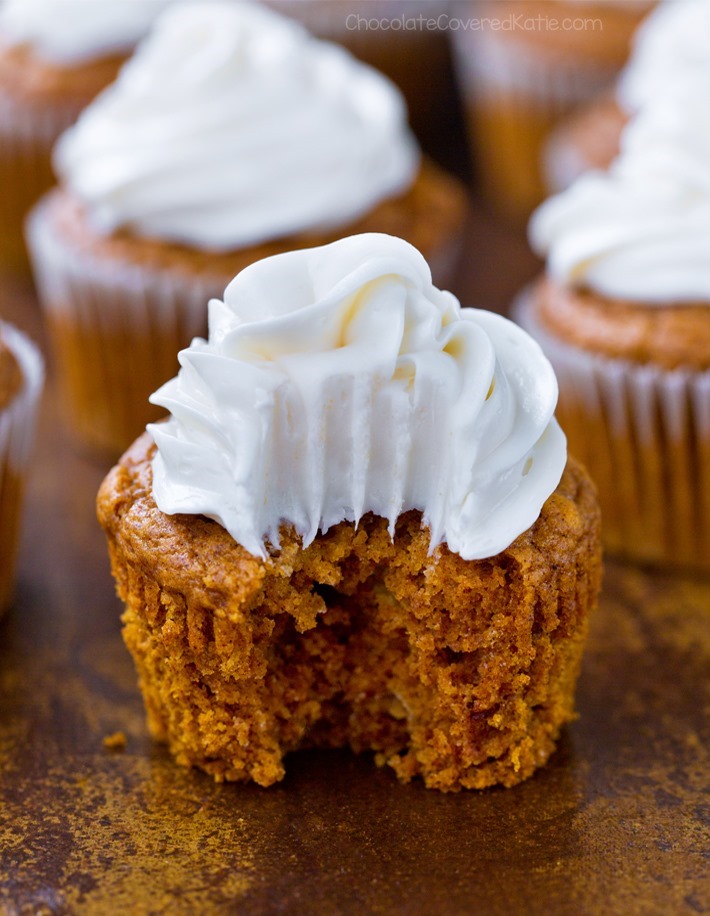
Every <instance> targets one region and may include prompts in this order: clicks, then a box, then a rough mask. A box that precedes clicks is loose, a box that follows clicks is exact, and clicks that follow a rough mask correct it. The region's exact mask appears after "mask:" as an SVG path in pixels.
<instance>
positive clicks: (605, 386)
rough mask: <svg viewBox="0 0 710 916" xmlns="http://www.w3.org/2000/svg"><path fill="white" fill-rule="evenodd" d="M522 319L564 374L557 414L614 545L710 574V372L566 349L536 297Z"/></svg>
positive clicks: (520, 305)
mask: <svg viewBox="0 0 710 916" xmlns="http://www.w3.org/2000/svg"><path fill="white" fill-rule="evenodd" d="M514 317H515V319H516V320H517V321H518V322H519V323H520V324H521V325H522V327H524V328H525V329H526V330H527V331H528V332H529V333H531V334H532V335H533V337H535V338H536V339H537V340H538V342H539V343H540V344H541V346H542V348H543V350H544V351H545V353H546V355H547V356H548V358H549V359H550V361H551V363H552V365H553V367H554V369H555V372H556V373H557V378H558V382H559V388H560V396H559V405H558V410H557V416H558V419H559V421H560V423H561V425H562V428H563V429H564V431H565V432H566V434H567V437H568V440H569V447H570V451H571V452H572V453H573V454H574V455H576V457H578V458H579V459H580V460H582V461H583V462H584V463H585V464H586V465H587V467H588V468H589V471H590V473H591V475H592V477H593V478H594V480H595V482H596V484H597V487H598V490H599V500H600V503H601V506H602V516H603V534H604V541H605V544H606V546H607V548H608V549H609V550H610V551H611V552H613V553H617V554H620V555H623V556H627V557H629V558H632V559H635V560H639V561H642V562H651V563H664V564H671V565H679V566H683V567H687V568H691V569H697V570H703V571H707V570H710V371H705V372H698V371H689V370H682V369H679V370H672V371H669V370H663V369H661V368H658V367H655V366H653V365H647V364H646V365H640V364H636V363H632V362H628V361H625V360H621V359H613V358H607V357H604V356H598V355H595V354H591V353H589V352H587V351H584V350H582V349H580V348H578V347H575V346H573V345H569V344H566V343H565V342H563V341H560V340H559V338H557V337H555V336H554V335H552V334H550V333H549V332H548V331H547V330H546V329H544V328H543V327H542V326H541V325H540V323H539V322H538V320H537V319H536V317H535V314H534V305H533V300H532V296H531V295H530V294H529V293H525V294H524V295H523V296H521V297H520V298H519V300H518V301H517V303H516V304H515V307H514Z"/></svg>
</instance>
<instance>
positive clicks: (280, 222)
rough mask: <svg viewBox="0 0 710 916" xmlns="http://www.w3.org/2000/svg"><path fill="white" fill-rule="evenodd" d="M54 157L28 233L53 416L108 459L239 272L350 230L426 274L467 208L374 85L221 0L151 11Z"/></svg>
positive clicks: (369, 77) (338, 58)
mask: <svg viewBox="0 0 710 916" xmlns="http://www.w3.org/2000/svg"><path fill="white" fill-rule="evenodd" d="M55 162H56V166H57V170H58V173H59V176H60V179H61V181H60V187H59V188H58V189H57V190H55V191H53V192H51V193H50V194H49V195H48V196H47V197H45V198H44V199H43V201H42V202H41V203H40V204H39V205H38V207H37V208H36V209H35V211H34V212H33V214H32V217H31V219H30V222H29V230H28V231H29V235H28V238H29V244H30V248H31V253H32V257H33V262H34V267H35V273H36V277H37V280H38V284H39V290H40V295H41V299H42V303H43V306H44V308H45V312H46V315H47V318H48V323H49V329H50V332H51V336H52V340H53V343H54V353H55V359H56V362H57V367H58V377H59V381H60V384H61V386H62V391H63V399H64V405H65V410H66V414H67V416H68V419H69V422H70V424H71V427H72V429H73V430H74V432H75V434H76V435H77V436H78V438H79V440H80V441H81V442H83V443H85V444H87V445H89V446H91V447H93V448H96V449H101V450H105V451H108V452H109V453H112V455H113V456H114V457H115V456H116V455H118V454H119V453H120V451H122V450H123V448H125V446H126V445H127V443H128V442H130V441H131V440H132V439H133V438H134V437H135V436H136V435H137V434H138V433H139V432H140V430H141V429H143V428H144V426H145V424H146V422H147V421H149V420H151V419H155V417H156V416H158V412H157V410H156V409H155V408H152V409H151V408H150V405H149V404H148V402H147V398H148V395H149V394H150V392H151V391H153V390H155V388H156V387H158V386H159V385H160V384H161V383H162V382H164V381H165V380H166V379H168V378H170V376H171V375H173V374H174V372H175V367H176V355H177V352H178V350H179V349H180V348H181V347H184V346H186V345H187V344H188V343H189V342H190V340H191V339H192V337H194V336H195V335H197V334H203V333H204V332H205V329H206V320H207V316H206V309H205V303H206V302H207V301H208V299H209V298H210V297H212V296H215V295H221V293H222V291H223V290H224V287H225V286H226V284H227V283H228V282H229V280H230V279H231V278H232V277H233V276H234V274H235V273H237V272H238V271H239V270H240V269H241V268H242V267H244V266H246V265H247V264H249V263H251V262H252V261H254V260H257V259H259V258H260V257H263V256H266V255H269V254H273V253H276V252H279V251H283V250H288V249H290V248H293V247H298V246H303V245H309V244H310V245H315V244H317V243H319V242H323V241H328V240H331V239H333V238H337V237H338V235H340V234H342V232H344V231H345V230H346V229H347V228H348V227H358V228H363V229H381V230H387V231H389V232H396V233H398V234H400V235H404V236H406V237H408V238H411V240H412V241H413V242H416V243H417V244H418V245H419V246H420V247H421V248H422V250H423V251H425V252H426V253H427V256H428V257H430V258H431V260H432V263H433V264H434V265H435V268H436V270H437V271H438V272H439V275H444V274H446V273H447V271H448V270H449V269H451V268H452V266H453V264H454V263H455V260H456V256H457V253H458V242H459V238H460V232H461V229H462V226H463V220H464V216H465V192H464V191H463V190H462V189H461V187H460V186H459V185H458V184H457V183H455V182H454V181H453V179H449V178H448V177H447V176H445V175H444V174H443V173H442V172H441V171H440V170H439V169H438V168H437V167H435V166H434V165H433V164H431V163H429V162H427V161H422V159H421V157H420V153H419V150H418V148H417V145H416V143H415V141H414V139H413V137H412V135H411V133H410V131H409V129H408V127H407V123H406V110H405V107H404V104H403V101H402V98H401V95H400V94H399V92H398V91H397V90H396V89H395V87H394V86H393V85H392V84H391V83H389V82H388V81H387V80H386V79H385V78H384V77H381V76H380V75H379V74H378V73H376V72H375V71H374V70H372V69H370V68H369V67H366V66H365V65H363V64H360V63H359V62H357V61H356V60H355V59H354V58H353V57H352V56H351V55H349V54H348V53H347V52H346V51H344V50H343V49H341V48H338V47H337V46H335V45H333V44H329V43H326V42H319V41H317V40H315V39H313V38H312V37H311V36H310V35H309V34H308V33H307V32H306V31H305V30H304V29H303V28H302V27H301V26H299V25H298V24H297V23H294V22H291V21H290V20H287V19H285V18H283V17H280V16H278V15H276V14H275V13H272V12H270V11H268V10H266V9H261V8H259V7H256V6H252V5H247V4H236V3H234V2H200V3H190V4H185V5H182V6H180V7H176V8H174V9H172V10H169V11H167V12H166V13H165V14H164V16H163V17H162V18H161V19H160V21H159V23H158V24H157V25H156V28H155V30H154V32H153V34H152V35H151V37H150V38H149V39H147V40H146V42H145V44H143V45H142V46H141V47H140V49H139V50H138V51H137V53H136V55H135V56H134V57H133V58H132V60H131V61H130V62H129V63H128V64H127V65H126V67H125V68H124V70H123V71H122V72H121V75H120V77H119V79H118V80H117V82H116V83H115V85H114V86H112V87H111V88H110V89H108V90H107V91H106V92H105V93H104V94H103V95H102V96H100V98H99V99H97V100H96V102H95V103H94V104H93V105H92V106H90V108H88V109H87V110H86V111H85V112H84V114H83V115H82V117H81V119H80V120H79V122H78V124H77V125H76V126H75V127H74V128H72V129H71V130H70V131H69V132H68V133H67V134H66V135H65V136H64V137H63V138H62V140H61V141H60V143H59V145H58V147H57V151H56V159H55Z"/></svg>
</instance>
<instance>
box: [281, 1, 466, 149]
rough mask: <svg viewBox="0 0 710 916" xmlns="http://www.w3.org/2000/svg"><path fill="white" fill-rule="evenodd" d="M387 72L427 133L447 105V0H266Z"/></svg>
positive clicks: (416, 125) (438, 122) (417, 130)
mask: <svg viewBox="0 0 710 916" xmlns="http://www.w3.org/2000/svg"><path fill="white" fill-rule="evenodd" d="M265 2H266V3H267V5H268V6H270V7H272V8H273V9H275V10H278V11H279V12H281V13H284V14H285V15H287V16H292V17H293V18H295V19H298V20H299V21H300V22H302V23H303V24H304V25H305V26H306V27H307V28H308V30H309V31H310V32H313V34H314V35H317V36H318V37H319V38H325V39H327V40H329V41H335V42H337V43H338V44H341V45H343V46H344V47H346V48H347V49H348V50H349V51H351V52H352V53H353V54H354V55H355V56H356V57H357V58H358V59H359V60H362V61H364V62H365V63H367V64H370V66H372V67H375V68H376V69H377V70H379V71H380V72H381V73H384V74H385V75H386V76H388V77H389V78H390V79H391V80H392V81H393V82H394V83H395V84H396V85H397V86H398V87H399V88H400V89H401V90H402V92H403V94H404V97H405V99H406V102H407V107H408V109H409V115H410V120H411V123H412V127H413V129H414V131H415V133H416V135H417V136H418V137H424V138H425V139H426V138H431V137H432V136H433V135H434V133H435V132H436V130H437V128H438V129H441V128H442V119H443V117H444V116H445V114H446V111H447V109H450V103H451V92H452V88H453V83H454V79H453V72H452V65H451V54H450V50H449V41H448V35H447V28H448V23H449V19H450V17H451V15H453V9H454V3H453V2H451V0H265Z"/></svg>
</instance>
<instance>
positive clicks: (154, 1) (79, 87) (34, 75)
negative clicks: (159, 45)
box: [0, 0, 169, 269]
mask: <svg viewBox="0 0 710 916" xmlns="http://www.w3.org/2000/svg"><path fill="white" fill-rule="evenodd" d="M168 2H169V0H131V2H130V3H127V2H115V0H91V2H87V0H5V2H4V3H3V4H2V6H0V179H1V180H2V187H3V193H2V199H1V201H0V267H4V268H12V269H17V268H23V267H25V268H26V266H27V259H26V254H25V246H24V240H23V237H22V221H23V219H24V216H25V214H26V213H27V211H28V210H29V209H30V207H31V206H32V204H33V203H34V202H35V201H36V200H37V199H38V198H39V197H40V196H41V195H42V194H43V193H44V192H45V191H47V190H48V189H49V188H50V187H51V186H52V184H53V182H54V177H53V175H52V168H51V150H52V146H53V145H54V143H55V141H56V140H57V137H59V135H60V134H61V133H62V132H63V131H64V130H65V129H66V128H67V127H69V125H71V124H73V123H74V121H76V119H77V117H78V115H79V113H80V112H81V110H82V109H83V108H85V107H86V105H87V104H88V103H89V102H90V101H91V100H92V99H93V98H94V96H96V95H97V94H98V93H99V92H100V91H101V90H102V89H104V88H105V87H106V86H108V84H109V83H110V82H112V80H113V79H115V77H116V74H117V72H118V69H119V66H120V65H121V63H122V62H123V61H124V60H125V59H126V57H127V56H128V54H129V53H130V51H131V50H132V48H133V47H134V45H135V44H136V42H137V41H138V40H139V39H140V38H142V37H143V36H144V35H145V34H146V33H147V31H148V29H149V28H150V25H151V23H152V21H153V19H154V18H155V17H156V15H157V14H158V13H159V12H160V10H161V9H162V8H163V7H165V6H166V5H167V3H168Z"/></svg>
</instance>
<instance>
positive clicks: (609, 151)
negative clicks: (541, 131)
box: [544, 0, 710, 192]
mask: <svg viewBox="0 0 710 916" xmlns="http://www.w3.org/2000/svg"><path fill="white" fill-rule="evenodd" d="M709 35H710V4H708V3H706V2H705V0H673V2H665V3H662V4H660V5H659V6H658V7H657V8H656V9H655V10H654V11H653V12H652V13H651V14H650V15H649V16H648V17H647V18H646V19H645V20H644V22H643V23H642V24H641V26H640V27H639V29H638V30H637V32H636V34H635V36H634V43H633V52H632V55H631V58H630V60H629V62H628V64H627V65H626V67H625V68H624V70H623V71H622V73H621V75H620V77H619V80H618V81H617V84H616V87H615V90H614V91H613V92H611V93H608V94H604V95H603V96H602V97H601V98H599V99H596V100H594V101H593V102H592V103H590V104H589V105H588V106H585V107H584V108H582V109H581V110H580V111H579V112H577V113H576V114H575V115H574V116H573V117H571V118H570V119H569V120H568V121H566V122H564V123H562V124H561V125H560V126H559V127H558V128H557V129H556V130H555V131H554V133H553V134H552V136H551V137H550V138H549V141H548V142H547V144H546V146H545V152H544V167H545V176H546V184H547V187H548V189H549V190H550V191H551V192H558V191H561V190H564V188H566V187H568V186H569V185H570V184H572V182H573V181H575V180H576V179H577V178H578V177H580V175H582V174H584V172H587V171H590V170H593V169H606V168H608V167H609V165H610V164H611V162H612V161H613V159H614V157H615V156H616V155H617V154H618V153H619V149H620V142H621V135H622V132H623V130H624V128H625V126H626V125H627V124H628V122H629V120H630V119H631V118H632V117H633V116H634V115H635V114H637V113H638V112H639V111H641V110H642V109H644V108H646V107H647V106H649V105H653V104H654V102H655V100H656V99H657V98H659V97H661V96H663V95H664V94H665V93H666V92H667V91H668V90H669V87H670V88H672V86H673V85H674V84H675V83H678V82H681V83H683V82H688V81H690V80H693V79H700V80H703V81H704V83H705V85H708V79H709V75H710V54H709V53H708V36H709Z"/></svg>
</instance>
